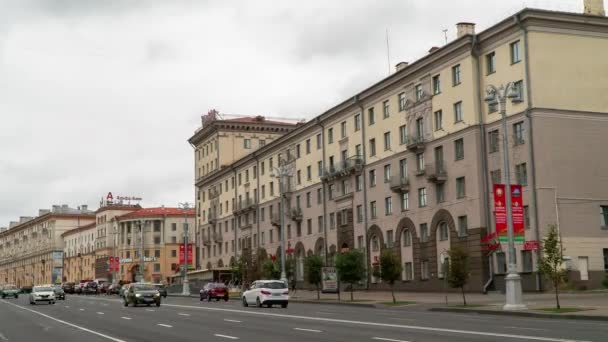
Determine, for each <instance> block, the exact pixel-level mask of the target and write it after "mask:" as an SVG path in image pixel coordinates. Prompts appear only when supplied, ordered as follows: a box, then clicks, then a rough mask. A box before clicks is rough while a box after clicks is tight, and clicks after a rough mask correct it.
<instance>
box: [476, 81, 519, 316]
mask: <svg viewBox="0 0 608 342" xmlns="http://www.w3.org/2000/svg"><path fill="white" fill-rule="evenodd" d="M486 94H487V95H486V97H485V101H486V102H487V103H488V104H490V105H494V106H495V105H499V106H500V115H501V117H502V147H503V158H504V168H505V194H506V195H505V197H506V207H507V208H506V209H507V229H508V234H509V264H508V269H507V272H508V273H507V276H506V278H505V287H506V303H505V305H504V306H503V310H509V311H514V310H526V309H527V307H526V305H525V304H524V303H523V296H522V290H521V277H520V275H519V274H518V273H517V264H516V261H515V242H514V238H513V217H512V216H511V215H512V214H511V179H510V172H509V170H510V168H509V143H508V140H507V99H509V100H511V101H515V100H517V99H518V98H519V94H518V91H517V89H516V87H515V83H513V82H509V83H507V84H506V86H505V85H500V86H499V87H496V86H493V85H488V86H487V88H486Z"/></svg>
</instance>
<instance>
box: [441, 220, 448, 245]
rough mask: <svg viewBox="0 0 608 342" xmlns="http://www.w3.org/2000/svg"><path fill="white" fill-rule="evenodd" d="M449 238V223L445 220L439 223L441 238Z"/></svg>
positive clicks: (442, 239)
mask: <svg viewBox="0 0 608 342" xmlns="http://www.w3.org/2000/svg"><path fill="white" fill-rule="evenodd" d="M447 239H448V224H447V223H445V222H441V223H439V240H441V241H445V240H447Z"/></svg>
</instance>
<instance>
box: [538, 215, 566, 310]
mask: <svg viewBox="0 0 608 342" xmlns="http://www.w3.org/2000/svg"><path fill="white" fill-rule="evenodd" d="M542 250H543V258H542V259H541V260H540V265H539V270H540V272H541V273H542V274H543V275H544V276H545V277H546V278H547V279H549V280H550V281H551V283H552V284H553V287H554V288H555V304H556V307H557V309H558V310H559V309H560V304H559V286H560V284H562V283H563V282H564V280H565V279H566V270H564V269H563V268H562V263H563V257H564V255H563V250H562V246H561V242H560V238H559V234H558V233H557V226H556V225H554V224H551V225H549V231H548V233H547V237H546V238H545V239H544V240H543V248H542Z"/></svg>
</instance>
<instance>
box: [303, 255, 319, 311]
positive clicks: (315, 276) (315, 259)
mask: <svg viewBox="0 0 608 342" xmlns="http://www.w3.org/2000/svg"><path fill="white" fill-rule="evenodd" d="M322 268H323V258H321V257H320V256H318V255H311V256H309V257H307V258H306V259H305V260H304V273H305V274H306V281H307V282H308V283H309V284H314V285H315V287H316V288H317V300H319V299H321V295H320V294H319V285H320V284H321V276H322V274H321V269H322Z"/></svg>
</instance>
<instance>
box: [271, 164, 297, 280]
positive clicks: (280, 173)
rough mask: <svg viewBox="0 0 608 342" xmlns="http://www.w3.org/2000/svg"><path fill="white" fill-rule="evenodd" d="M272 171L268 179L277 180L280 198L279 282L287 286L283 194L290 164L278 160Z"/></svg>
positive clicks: (289, 171)
mask: <svg viewBox="0 0 608 342" xmlns="http://www.w3.org/2000/svg"><path fill="white" fill-rule="evenodd" d="M272 169H273V172H272V173H271V174H270V177H273V178H277V179H278V180H279V194H280V196H281V210H279V215H280V219H281V281H284V282H285V284H287V273H285V210H286V209H285V193H286V192H287V191H286V190H288V189H287V188H286V185H287V184H288V182H289V178H290V177H291V176H292V173H293V168H292V167H291V164H290V163H287V162H281V160H279V167H273V168H272ZM288 288H289V286H288Z"/></svg>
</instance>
